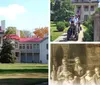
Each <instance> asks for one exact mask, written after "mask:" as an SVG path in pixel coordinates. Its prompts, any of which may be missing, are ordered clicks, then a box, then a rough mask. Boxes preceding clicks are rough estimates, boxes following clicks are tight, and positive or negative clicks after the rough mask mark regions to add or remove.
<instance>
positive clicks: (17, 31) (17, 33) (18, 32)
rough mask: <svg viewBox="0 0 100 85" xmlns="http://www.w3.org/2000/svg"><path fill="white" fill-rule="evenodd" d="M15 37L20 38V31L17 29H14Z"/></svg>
mask: <svg viewBox="0 0 100 85" xmlns="http://www.w3.org/2000/svg"><path fill="white" fill-rule="evenodd" d="M16 35H17V36H18V37H20V30H17V29H16Z"/></svg>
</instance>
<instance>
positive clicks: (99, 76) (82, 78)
mask: <svg viewBox="0 0 100 85" xmlns="http://www.w3.org/2000/svg"><path fill="white" fill-rule="evenodd" d="M74 60H75V64H74V67H73V71H70V70H68V67H67V66H68V65H67V62H66V59H65V58H63V59H62V65H61V66H59V67H58V68H57V69H56V67H55V65H53V68H52V72H51V81H50V83H51V84H50V85H100V68H99V67H95V68H94V74H93V72H92V71H91V70H89V69H85V68H84V66H82V64H81V62H80V59H79V57H76V58H75V59H74Z"/></svg>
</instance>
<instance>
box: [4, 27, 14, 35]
mask: <svg viewBox="0 0 100 85" xmlns="http://www.w3.org/2000/svg"><path fill="white" fill-rule="evenodd" d="M5 34H16V27H11V26H10V27H7V29H6V32H5Z"/></svg>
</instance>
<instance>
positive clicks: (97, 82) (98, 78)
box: [93, 67, 100, 85]
mask: <svg viewBox="0 0 100 85" xmlns="http://www.w3.org/2000/svg"><path fill="white" fill-rule="evenodd" d="M94 70H95V74H94V75H93V85H100V68H99V67H95V69H94Z"/></svg>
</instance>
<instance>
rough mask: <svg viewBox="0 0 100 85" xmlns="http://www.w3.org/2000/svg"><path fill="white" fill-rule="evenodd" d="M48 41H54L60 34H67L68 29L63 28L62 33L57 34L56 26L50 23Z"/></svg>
mask: <svg viewBox="0 0 100 85" xmlns="http://www.w3.org/2000/svg"><path fill="white" fill-rule="evenodd" d="M50 27H51V28H50V40H51V41H54V40H55V39H56V38H58V37H59V36H60V35H61V34H63V33H64V32H67V30H68V28H65V30H64V31H62V32H58V31H57V29H56V24H55V23H53V22H51V25H50Z"/></svg>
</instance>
